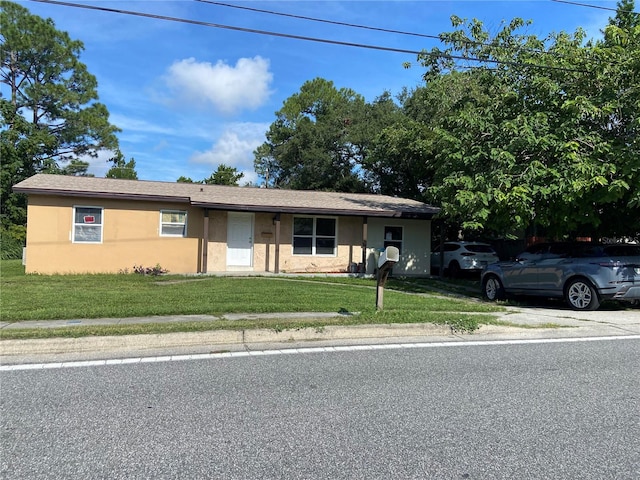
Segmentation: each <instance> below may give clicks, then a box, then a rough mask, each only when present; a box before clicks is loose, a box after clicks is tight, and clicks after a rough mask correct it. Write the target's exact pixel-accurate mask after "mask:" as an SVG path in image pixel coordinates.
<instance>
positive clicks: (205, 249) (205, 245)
mask: <svg viewBox="0 0 640 480" xmlns="http://www.w3.org/2000/svg"><path fill="white" fill-rule="evenodd" d="M202 223H203V225H204V227H203V228H204V231H203V232H202V267H201V268H200V271H201V272H202V273H207V261H208V257H209V209H208V208H205V209H204V222H202Z"/></svg>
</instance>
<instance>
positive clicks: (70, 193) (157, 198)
mask: <svg viewBox="0 0 640 480" xmlns="http://www.w3.org/2000/svg"><path fill="white" fill-rule="evenodd" d="M13 191H14V192H16V193H24V194H27V195H59V196H63V197H84V198H106V199H114V200H147V201H150V202H174V203H190V198H189V197H177V196H169V195H150V194H137V193H113V192H90V191H82V192H80V191H75V190H58V189H51V188H31V187H13Z"/></svg>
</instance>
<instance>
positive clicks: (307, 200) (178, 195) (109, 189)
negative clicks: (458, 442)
mask: <svg viewBox="0 0 640 480" xmlns="http://www.w3.org/2000/svg"><path fill="white" fill-rule="evenodd" d="M13 190H14V191H15V192H19V193H26V194H29V195H34V194H35V195H60V196H77V197H92V198H116V199H118V198H119V199H126V200H149V201H165V202H166V201H171V202H184V203H189V204H191V205H195V206H200V207H203V208H211V209H215V210H232V211H250V212H273V213H308V214H318V215H366V216H374V217H376V216H377V217H403V218H423V219H428V218H431V217H433V215H435V214H436V213H438V212H439V210H440V209H439V208H436V207H432V206H430V205H427V204H425V203H422V202H418V201H415V200H408V199H403V198H396V197H390V196H386V195H374V194H360V193H339V192H315V191H306V190H304V191H303V190H280V189H266V188H252V187H231V186H223V185H202V184H197V183H171V182H151V181H142V180H120V179H112V178H95V177H74V176H66V175H47V174H37V175H34V176H33V177H30V178H27V179H26V180H24V181H22V182H20V183H18V184H16V185H15V186H14V187H13Z"/></svg>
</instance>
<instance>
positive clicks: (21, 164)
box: [0, 1, 118, 226]
mask: <svg viewBox="0 0 640 480" xmlns="http://www.w3.org/2000/svg"><path fill="white" fill-rule="evenodd" d="M83 48H84V47H83V44H82V42H80V41H77V40H71V38H70V37H69V35H68V34H67V33H66V32H62V31H59V30H56V28H55V25H54V23H53V21H52V20H51V19H47V20H45V19H42V18H40V17H38V16H36V15H32V14H30V13H29V11H28V10H27V9H26V8H24V7H22V6H20V5H18V4H15V3H12V2H8V1H0V58H1V62H2V63H1V71H0V78H1V81H2V83H3V84H4V85H6V86H7V91H8V92H9V96H8V97H7V98H5V97H0V114H1V117H0V145H1V149H2V150H1V152H0V153H1V154H2V166H1V168H0V187H1V198H0V201H1V204H2V206H1V217H2V219H1V222H2V225H4V226H7V225H11V224H24V223H25V220H26V218H25V217H26V213H25V205H26V203H25V199H24V197H22V196H20V195H16V194H13V193H12V191H11V187H12V186H13V185H14V184H15V183H17V182H19V181H21V180H23V179H24V178H27V177H29V176H31V175H33V174H35V173H37V172H48V173H72V174H82V173H86V166H88V164H87V163H86V162H81V161H80V160H79V158H80V157H82V156H86V155H88V156H94V157H95V156H97V152H98V151H99V150H102V149H105V150H116V149H117V147H118V141H117V138H116V135H115V134H116V132H118V129H117V128H116V127H115V126H113V125H111V124H110V123H109V121H108V118H109V113H108V111H107V109H106V107H105V106H104V105H102V104H101V103H98V102H97V98H98V95H97V91H96V88H97V81H96V79H95V77H94V76H93V75H91V74H90V73H89V72H88V71H87V69H86V66H85V65H84V64H82V63H81V62H80V61H79V55H80V53H81V52H82V50H83ZM83 168H84V170H83Z"/></svg>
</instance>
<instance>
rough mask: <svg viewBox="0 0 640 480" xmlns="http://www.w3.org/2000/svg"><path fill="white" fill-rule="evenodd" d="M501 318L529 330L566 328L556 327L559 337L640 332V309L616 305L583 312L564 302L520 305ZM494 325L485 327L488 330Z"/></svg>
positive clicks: (509, 309) (501, 315)
mask: <svg viewBox="0 0 640 480" xmlns="http://www.w3.org/2000/svg"><path fill="white" fill-rule="evenodd" d="M498 315H499V317H500V320H502V321H504V322H509V323H510V324H514V325H515V326H522V327H524V328H527V329H530V328H532V327H536V328H541V327H545V326H549V327H566V328H555V331H556V333H558V334H559V335H560V336H564V335H563V331H564V334H569V332H571V335H574V336H575V334H576V333H578V331H579V332H580V336H590V335H635V334H640V309H625V310H617V309H615V306H613V307H611V308H610V309H607V308H606V305H605V308H602V309H600V310H596V311H591V312H584V311H575V310H571V309H569V308H566V307H564V306H563V304H562V303H560V302H558V303H552V304H549V305H542V306H541V305H540V304H538V305H531V306H528V305H527V306H521V307H520V306H519V307H507V312H504V313H501V314H498ZM491 328H492V327H491V326H487V327H482V329H481V330H484V331H485V332H486V331H488V330H490V329H491Z"/></svg>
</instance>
